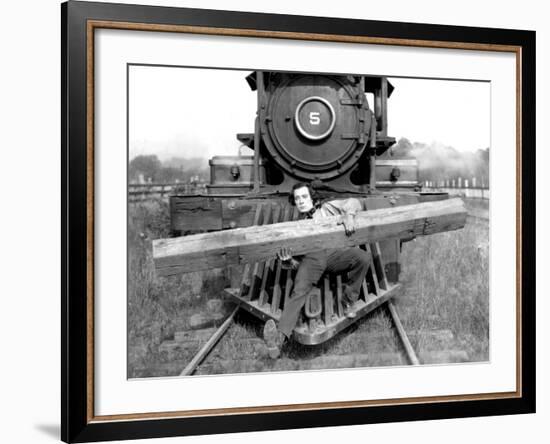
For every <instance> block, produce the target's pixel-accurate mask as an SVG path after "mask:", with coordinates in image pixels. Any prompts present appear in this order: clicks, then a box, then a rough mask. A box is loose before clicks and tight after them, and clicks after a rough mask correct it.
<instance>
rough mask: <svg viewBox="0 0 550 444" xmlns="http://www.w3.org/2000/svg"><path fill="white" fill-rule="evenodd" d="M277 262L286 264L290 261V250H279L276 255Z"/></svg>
mask: <svg viewBox="0 0 550 444" xmlns="http://www.w3.org/2000/svg"><path fill="white" fill-rule="evenodd" d="M277 257H278V258H279V260H281V261H283V262H288V261H290V260H291V259H292V250H291V249H290V248H285V247H283V248H281V249H280V250H279V252H278V253H277Z"/></svg>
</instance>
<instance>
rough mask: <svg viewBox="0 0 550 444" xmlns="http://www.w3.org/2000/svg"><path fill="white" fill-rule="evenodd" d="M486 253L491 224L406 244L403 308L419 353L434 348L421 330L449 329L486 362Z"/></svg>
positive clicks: (471, 225)
mask: <svg viewBox="0 0 550 444" xmlns="http://www.w3.org/2000/svg"><path fill="white" fill-rule="evenodd" d="M477 205H480V204H479V203H478V204H477ZM481 205H483V204H481ZM485 205H487V203H485ZM488 252H489V230H488V225H484V224H479V223H470V222H468V223H467V224H466V226H465V227H464V228H463V229H462V230H458V231H453V232H446V233H438V234H434V235H431V236H424V237H419V238H417V239H416V240H415V241H413V242H408V243H405V244H403V249H402V266H403V269H402V274H401V280H402V282H403V285H404V288H405V293H404V295H403V300H402V301H400V302H401V303H400V305H401V306H402V307H403V308H402V311H403V312H404V316H403V323H404V324H405V328H406V329H407V331H408V332H410V333H413V335H412V336H413V337H416V338H417V340H416V343H415V344H413V345H415V347H416V348H417V350H419V351H422V350H426V349H429V348H431V347H433V346H434V344H430V343H428V342H427V339H426V335H424V334H423V332H426V331H430V330H435V329H449V330H451V331H452V333H453V335H454V336H455V338H456V339H457V341H458V343H459V344H460V346H462V347H463V348H465V349H467V351H468V353H469V355H470V360H486V359H488V351H489V257H488Z"/></svg>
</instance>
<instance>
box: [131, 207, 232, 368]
mask: <svg viewBox="0 0 550 444" xmlns="http://www.w3.org/2000/svg"><path fill="white" fill-rule="evenodd" d="M169 234H170V225H169V208H168V204H167V203H166V202H164V201H163V200H160V199H159V200H154V201H148V202H143V203H140V204H136V205H131V206H130V207H129V211H128V377H134V376H136V374H135V369H136V368H137V367H143V366H147V365H149V364H150V363H151V362H163V361H165V360H166V356H164V355H163V354H162V353H160V352H159V351H158V345H159V344H160V343H161V341H162V340H163V339H166V338H169V337H171V336H172V335H173V334H174V331H178V330H185V329H187V328H188V326H187V323H188V321H189V318H190V316H191V315H192V314H194V313H196V312H197V311H201V310H202V309H203V307H204V304H205V303H206V298H205V297H204V295H215V294H219V293H221V291H222V290H223V288H224V287H225V286H226V276H225V273H224V271H223V270H210V271H208V272H205V273H199V272H197V273H188V274H185V275H179V276H171V277H167V278H159V277H157V276H156V274H155V270H154V265H153V256H152V243H151V241H152V240H153V239H159V238H166V237H168V236H169Z"/></svg>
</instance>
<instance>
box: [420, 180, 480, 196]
mask: <svg viewBox="0 0 550 444" xmlns="http://www.w3.org/2000/svg"><path fill="white" fill-rule="evenodd" d="M424 189H425V190H426V191H431V190H433V191H441V192H444V193H449V195H451V196H460V197H467V198H473V199H489V198H490V197H491V193H490V190H489V186H488V184H487V183H485V181H484V180H478V179H476V178H475V177H473V178H471V179H462V178H461V177H459V178H458V179H446V180H426V181H425V182H424Z"/></svg>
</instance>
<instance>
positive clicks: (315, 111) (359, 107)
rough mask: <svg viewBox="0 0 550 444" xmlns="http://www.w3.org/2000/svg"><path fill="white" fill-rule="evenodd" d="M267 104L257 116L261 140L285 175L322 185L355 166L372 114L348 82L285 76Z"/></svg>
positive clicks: (315, 77)
mask: <svg viewBox="0 0 550 444" xmlns="http://www.w3.org/2000/svg"><path fill="white" fill-rule="evenodd" d="M267 102H268V103H267V106H266V108H265V112H262V113H261V114H262V117H263V118H260V124H261V130H262V135H263V142H264V144H265V147H266V148H267V150H268V152H269V154H270V157H271V158H273V159H277V161H278V164H279V166H280V167H281V168H283V169H284V171H285V172H286V173H288V174H290V175H292V176H295V177H298V178H300V179H304V180H313V179H321V180H325V181H326V180H330V179H332V178H334V177H338V176H340V175H342V174H343V173H345V172H347V171H349V170H350V169H351V168H352V167H353V166H354V165H355V164H356V163H357V160H358V158H359V157H360V156H361V154H362V153H363V151H364V149H365V146H366V141H367V140H368V135H369V132H370V128H371V119H372V113H371V112H370V110H369V108H368V103H367V101H366V100H365V99H364V94H362V93H361V91H360V88H358V86H357V84H355V82H354V81H353V80H352V79H350V78H347V77H328V76H312V75H302V76H292V77H291V76H284V77H283V78H281V79H280V81H279V82H277V86H276V88H274V93H273V94H268V101H267Z"/></svg>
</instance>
